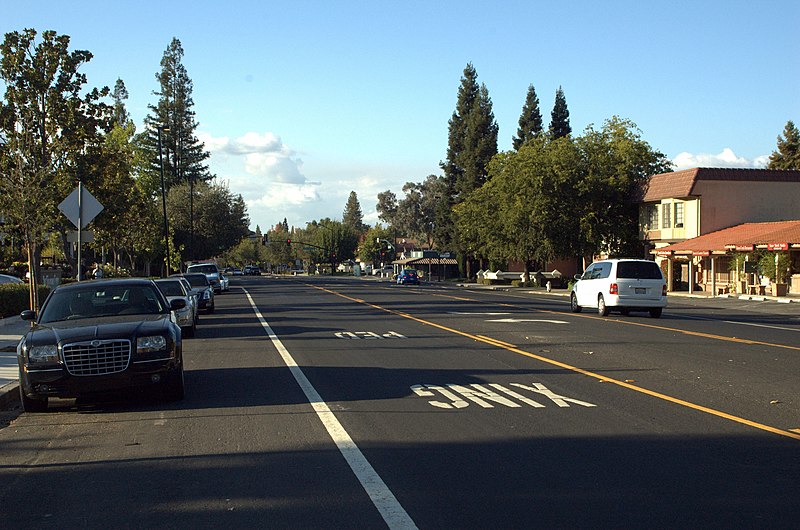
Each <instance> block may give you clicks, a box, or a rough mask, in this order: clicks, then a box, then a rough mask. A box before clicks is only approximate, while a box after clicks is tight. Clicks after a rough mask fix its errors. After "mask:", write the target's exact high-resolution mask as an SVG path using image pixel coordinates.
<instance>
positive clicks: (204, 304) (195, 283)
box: [181, 273, 215, 314]
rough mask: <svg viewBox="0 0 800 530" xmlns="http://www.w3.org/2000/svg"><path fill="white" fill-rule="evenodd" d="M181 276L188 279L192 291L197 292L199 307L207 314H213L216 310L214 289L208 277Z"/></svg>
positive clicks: (196, 275) (200, 274)
mask: <svg viewBox="0 0 800 530" xmlns="http://www.w3.org/2000/svg"><path fill="white" fill-rule="evenodd" d="M181 276H182V277H183V278H186V281H188V282H189V285H191V286H192V289H193V290H195V291H196V293H197V307H198V308H199V309H200V310H201V311H205V312H206V313H209V314H210V313H213V312H214V309H215V304H214V288H213V287H211V283H210V282H209V281H208V277H207V276H206V275H205V274H203V273H196V274H182V275H181Z"/></svg>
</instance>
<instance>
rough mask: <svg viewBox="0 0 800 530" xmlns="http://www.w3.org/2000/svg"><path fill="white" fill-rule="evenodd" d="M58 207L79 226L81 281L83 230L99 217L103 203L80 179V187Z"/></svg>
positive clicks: (79, 273)
mask: <svg viewBox="0 0 800 530" xmlns="http://www.w3.org/2000/svg"><path fill="white" fill-rule="evenodd" d="M58 209H59V210H61V213H63V214H64V215H65V216H66V217H67V219H69V220H70V222H71V223H72V224H74V225H75V226H76V227H77V228H78V277H77V279H78V281H81V279H82V278H81V276H82V273H83V271H82V270H81V243H82V242H83V241H84V239H85V238H84V236H82V234H81V231H82V230H83V228H84V227H86V225H88V224H89V223H91V222H92V220H93V219H94V218H95V217H97V214H99V213H100V212H102V211H103V205H102V204H100V203H99V202H98V201H97V199H95V198H94V195H92V194H91V193H89V190H87V189H86V188H84V187H83V182H80V181H78V187H77V188H75V189H74V190H73V191H72V193H70V194H69V195H68V196H67V198H66V199H64V200H63V201H61V204H59V205H58Z"/></svg>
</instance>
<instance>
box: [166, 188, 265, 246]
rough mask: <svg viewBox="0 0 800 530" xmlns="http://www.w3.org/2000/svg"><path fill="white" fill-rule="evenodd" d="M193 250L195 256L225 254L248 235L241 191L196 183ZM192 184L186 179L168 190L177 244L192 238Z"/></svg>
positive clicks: (187, 242) (184, 242) (247, 221)
mask: <svg viewBox="0 0 800 530" xmlns="http://www.w3.org/2000/svg"><path fill="white" fill-rule="evenodd" d="M194 188H195V190H194V193H195V199H194V216H195V219H194V221H195V228H194V254H193V257H194V258H195V259H207V258H212V257H215V256H218V255H220V254H223V253H224V252H226V251H228V250H230V249H231V248H233V247H234V246H235V245H237V244H238V243H239V241H241V239H242V238H244V237H246V236H247V235H248V234H249V232H250V230H249V228H248V227H249V226H250V218H249V217H248V215H247V207H246V205H245V203H244V199H243V198H242V196H241V195H234V194H233V193H231V191H230V190H229V189H228V186H227V185H225V184H219V183H216V182H210V183H209V182H199V183H197V184H196V185H195V186H194ZM188 196H189V184H188V183H186V182H184V183H181V184H178V185H176V186H173V188H172V189H170V191H169V196H168V204H167V211H168V212H169V218H170V223H169V224H170V226H171V227H175V234H174V242H175V247H176V248H180V247H184V248H185V247H186V246H187V245H188V244H189V242H190V237H191V234H190V233H189V231H188V230H187V228H186V227H188V226H189V215H190V213H191V212H190V211H189V203H188V201H187V199H186V198H187V197H188Z"/></svg>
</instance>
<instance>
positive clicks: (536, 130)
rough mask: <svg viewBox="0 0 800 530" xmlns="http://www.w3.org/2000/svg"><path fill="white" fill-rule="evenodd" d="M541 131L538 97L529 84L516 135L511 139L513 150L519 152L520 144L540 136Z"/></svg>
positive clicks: (542, 127) (542, 128)
mask: <svg viewBox="0 0 800 530" xmlns="http://www.w3.org/2000/svg"><path fill="white" fill-rule="evenodd" d="M543 130H544V126H543V124H542V113H541V112H540V111H539V97H538V96H537V95H536V89H534V88H533V85H532V84H531V85H528V94H527V96H526V97H525V105H523V107H522V114H521V115H520V117H519V128H518V129H517V135H516V136H514V137H513V138H512V142H513V144H514V150H515V151H519V148H520V147H522V144H524V143H525V142H527V141H529V140H531V139H532V138H536V137H537V136H539V135H541V134H542V131H543Z"/></svg>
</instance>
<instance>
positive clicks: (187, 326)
mask: <svg viewBox="0 0 800 530" xmlns="http://www.w3.org/2000/svg"><path fill="white" fill-rule="evenodd" d="M155 284H156V286H157V287H158V290H159V291H161V293H162V294H163V295H164V296H165V297H167V301H169V302H170V303H171V302H172V301H173V300H176V299H181V300H184V301H186V305H185V306H184V307H183V308H181V309H178V310H176V311H175V317H176V319H177V321H178V325H179V326H180V327H181V331H182V332H183V334H184V335H186V336H187V337H194V335H195V332H196V331H197V303H196V301H195V297H194V296H192V295H191V294H190V293H189V291H187V290H186V287H185V286H184V284H183V282H181V281H180V280H179V279H178V278H163V279H160V280H155Z"/></svg>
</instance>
